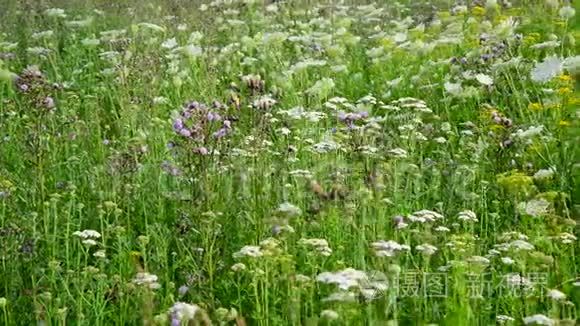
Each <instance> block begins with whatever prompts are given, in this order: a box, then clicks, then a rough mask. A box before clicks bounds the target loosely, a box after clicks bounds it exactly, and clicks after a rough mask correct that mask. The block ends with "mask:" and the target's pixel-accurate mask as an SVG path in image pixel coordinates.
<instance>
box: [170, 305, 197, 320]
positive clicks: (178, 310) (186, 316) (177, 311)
mask: <svg viewBox="0 0 580 326" xmlns="http://www.w3.org/2000/svg"><path fill="white" fill-rule="evenodd" d="M199 311H201V308H199V307H198V306H197V305H194V304H189V303H185V302H176V303H175V304H174V305H173V307H171V308H170V309H169V315H171V318H172V319H174V320H178V321H179V322H181V323H187V322H189V321H191V320H194V319H195V315H196V314H197V313H198V312H199Z"/></svg>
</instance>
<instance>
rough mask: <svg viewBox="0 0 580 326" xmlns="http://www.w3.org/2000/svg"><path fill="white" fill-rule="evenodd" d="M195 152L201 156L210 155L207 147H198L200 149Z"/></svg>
mask: <svg viewBox="0 0 580 326" xmlns="http://www.w3.org/2000/svg"><path fill="white" fill-rule="evenodd" d="M193 152H194V153H197V154H200V155H207V154H209V151H208V150H207V148H205V147H198V148H196V149H194V150H193Z"/></svg>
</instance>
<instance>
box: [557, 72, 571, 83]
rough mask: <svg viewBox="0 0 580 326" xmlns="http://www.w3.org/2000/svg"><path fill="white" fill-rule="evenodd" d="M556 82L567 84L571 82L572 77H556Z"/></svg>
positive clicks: (562, 75) (564, 75)
mask: <svg viewBox="0 0 580 326" xmlns="http://www.w3.org/2000/svg"><path fill="white" fill-rule="evenodd" d="M558 80H560V81H561V82H563V83H568V82H570V81H571V80H572V77H571V76H570V75H566V74H561V75H560V76H558Z"/></svg>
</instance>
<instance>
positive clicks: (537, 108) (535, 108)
mask: <svg viewBox="0 0 580 326" xmlns="http://www.w3.org/2000/svg"><path fill="white" fill-rule="evenodd" d="M541 109H543V106H542V104H541V103H537V102H536V103H530V104H528V110H532V111H540V110H541Z"/></svg>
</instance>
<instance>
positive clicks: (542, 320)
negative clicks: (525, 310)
mask: <svg viewBox="0 0 580 326" xmlns="http://www.w3.org/2000/svg"><path fill="white" fill-rule="evenodd" d="M524 324H526V325H547V326H552V325H554V324H555V323H554V320H552V319H551V318H548V317H546V316H544V315H541V314H537V315H533V316H528V317H525V318H524Z"/></svg>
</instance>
